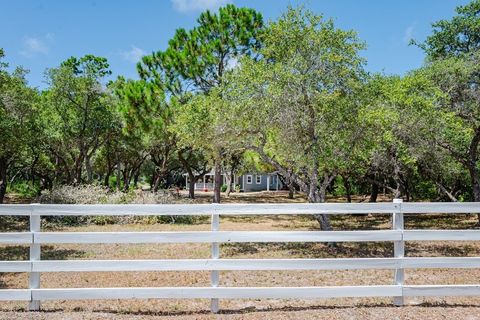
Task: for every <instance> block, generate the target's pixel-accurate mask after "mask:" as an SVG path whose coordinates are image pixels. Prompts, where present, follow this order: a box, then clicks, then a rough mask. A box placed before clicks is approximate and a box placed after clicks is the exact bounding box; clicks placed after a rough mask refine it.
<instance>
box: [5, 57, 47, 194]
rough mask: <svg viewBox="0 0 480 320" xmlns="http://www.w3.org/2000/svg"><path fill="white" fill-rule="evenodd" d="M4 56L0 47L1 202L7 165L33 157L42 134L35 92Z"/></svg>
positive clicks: (17, 69)
mask: <svg viewBox="0 0 480 320" xmlns="http://www.w3.org/2000/svg"><path fill="white" fill-rule="evenodd" d="M3 57H4V52H3V50H2V49H1V48H0V136H1V139H0V203H3V199H4V196H5V193H6V190H7V184H8V170H9V168H10V167H11V166H12V165H13V164H14V163H17V164H19V163H21V164H25V163H27V162H28V161H29V159H32V158H33V155H34V154H35V152H34V151H35V150H38V146H39V145H40V143H39V142H40V141H41V136H42V132H41V130H42V128H41V127H40V126H39V125H38V121H37V120H38V117H37V112H38V110H37V102H38V92H37V91H36V90H34V89H31V88H29V87H28V86H27V82H26V80H25V74H26V71H25V70H24V69H22V68H16V69H15V71H14V72H12V73H9V72H8V71H7V70H6V68H7V67H8V65H7V64H6V63H4V62H3V61H1V59H2V58H3Z"/></svg>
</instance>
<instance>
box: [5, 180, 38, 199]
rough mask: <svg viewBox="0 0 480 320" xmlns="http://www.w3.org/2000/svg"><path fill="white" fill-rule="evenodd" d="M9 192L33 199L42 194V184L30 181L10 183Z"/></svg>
mask: <svg viewBox="0 0 480 320" xmlns="http://www.w3.org/2000/svg"><path fill="white" fill-rule="evenodd" d="M7 192H8V193H15V194H17V195H19V196H20V197H22V198H27V199H32V198H35V197H36V196H38V195H39V194H40V186H39V185H38V184H33V183H31V182H28V181H19V182H15V183H12V184H10V185H8V188H7Z"/></svg>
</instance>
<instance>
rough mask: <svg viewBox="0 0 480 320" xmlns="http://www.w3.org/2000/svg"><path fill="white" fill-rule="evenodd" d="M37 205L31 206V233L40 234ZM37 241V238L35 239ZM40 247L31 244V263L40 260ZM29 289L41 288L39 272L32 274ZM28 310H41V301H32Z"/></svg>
mask: <svg viewBox="0 0 480 320" xmlns="http://www.w3.org/2000/svg"><path fill="white" fill-rule="evenodd" d="M35 205H38V203H32V204H31V211H30V232H39V231H40V221H41V220H40V216H39V215H35V214H34V213H33V210H34V207H35ZM33 240H35V237H33ZM40 254H41V251H40V245H39V244H35V243H34V242H33V243H32V244H30V261H35V260H40ZM28 287H29V288H30V289H38V288H40V273H39V272H30V275H29V279H28ZM28 310H30V311H38V310H40V301H39V300H30V303H29V305H28Z"/></svg>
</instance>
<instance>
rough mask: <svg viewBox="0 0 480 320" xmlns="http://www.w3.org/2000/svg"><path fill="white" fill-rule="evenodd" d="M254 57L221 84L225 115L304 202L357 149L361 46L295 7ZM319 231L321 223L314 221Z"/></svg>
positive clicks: (322, 191) (318, 195)
mask: <svg viewBox="0 0 480 320" xmlns="http://www.w3.org/2000/svg"><path fill="white" fill-rule="evenodd" d="M263 40H264V44H263V45H264V47H263V48H262V50H261V51H260V55H261V56H262V59H260V60H259V61H257V60H255V59H248V58H245V59H242V60H240V66H241V68H239V70H238V71H237V72H235V73H234V75H233V76H232V79H229V80H228V81H226V86H227V88H225V89H224V90H223V91H222V92H223V93H222V95H223V97H224V99H226V100H228V101H229V102H230V103H229V109H228V110H225V111H224V113H225V114H230V113H232V114H235V115H236V119H237V120H236V122H235V123H234V125H232V127H234V128H235V130H238V133H237V134H236V136H238V137H242V139H244V142H245V144H246V145H247V147H248V148H249V149H250V150H253V151H255V152H257V153H258V154H259V155H260V157H261V159H262V161H264V162H265V163H267V164H269V165H271V166H273V167H274V168H275V169H276V170H277V171H278V172H279V173H280V174H281V175H282V176H283V177H285V178H286V179H287V180H289V181H293V182H294V183H295V184H296V185H298V186H299V187H300V189H301V191H303V192H305V193H306V194H307V196H308V200H309V202H324V201H325V200H326V190H327V187H328V186H329V185H330V184H331V182H332V181H333V179H334V178H335V177H336V175H337V174H338V173H339V171H340V170H342V168H345V167H348V166H349V165H350V164H351V161H352V159H354V158H355V157H356V153H357V152H358V151H359V150H360V149H361V148H360V144H361V143H360V142H361V141H362V138H361V135H362V130H361V125H359V121H358V114H359V107H360V104H359V101H358V99H357V98H356V95H355V93H356V92H357V91H358V89H359V88H360V87H361V83H362V78H363V69H362V65H363V59H362V58H360V57H359V55H358V51H359V50H361V49H363V48H364V44H363V43H362V42H360V41H359V40H358V39H357V37H356V34H355V33H354V32H353V31H344V30H340V29H337V28H335V27H334V24H333V22H332V21H331V20H325V19H323V18H322V17H320V16H317V15H315V14H313V13H312V12H310V11H306V10H303V9H302V8H299V9H293V8H289V9H288V10H287V12H286V13H284V14H283V15H282V17H281V18H280V19H279V20H278V21H275V22H273V23H271V24H270V25H269V26H268V28H267V30H266V31H265V34H264V37H263ZM316 218H317V219H318V221H319V222H320V225H321V227H322V229H325V230H329V229H331V226H330V223H329V220H328V217H327V216H325V215H317V216H316Z"/></svg>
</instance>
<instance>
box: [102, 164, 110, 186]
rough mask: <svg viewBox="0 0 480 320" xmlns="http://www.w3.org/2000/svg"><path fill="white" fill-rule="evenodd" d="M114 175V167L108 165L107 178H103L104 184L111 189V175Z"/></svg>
mask: <svg viewBox="0 0 480 320" xmlns="http://www.w3.org/2000/svg"><path fill="white" fill-rule="evenodd" d="M111 175H112V169H111V168H110V167H108V169H107V172H106V173H105V178H104V180H103V184H104V185H105V187H107V188H109V189H110V183H109V182H110V176H111Z"/></svg>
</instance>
